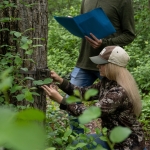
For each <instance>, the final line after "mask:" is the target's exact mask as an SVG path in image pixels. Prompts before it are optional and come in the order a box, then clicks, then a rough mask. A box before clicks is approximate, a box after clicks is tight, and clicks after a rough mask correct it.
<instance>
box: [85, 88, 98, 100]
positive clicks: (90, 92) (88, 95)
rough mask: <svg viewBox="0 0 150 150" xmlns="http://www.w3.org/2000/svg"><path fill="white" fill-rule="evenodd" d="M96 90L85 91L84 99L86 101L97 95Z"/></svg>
mask: <svg viewBox="0 0 150 150" xmlns="http://www.w3.org/2000/svg"><path fill="white" fill-rule="evenodd" d="M97 93H98V90H96V89H89V90H88V91H86V93H85V95H84V99H85V100H88V99H89V98H90V97H92V96H95V95H97Z"/></svg>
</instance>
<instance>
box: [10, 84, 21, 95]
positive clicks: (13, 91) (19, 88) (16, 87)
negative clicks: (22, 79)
mask: <svg viewBox="0 0 150 150" xmlns="http://www.w3.org/2000/svg"><path fill="white" fill-rule="evenodd" d="M21 89H22V86H18V85H14V86H13V87H12V88H11V90H10V92H11V93H15V92H16V91H18V90H21Z"/></svg>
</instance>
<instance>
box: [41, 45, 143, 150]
mask: <svg viewBox="0 0 150 150" xmlns="http://www.w3.org/2000/svg"><path fill="white" fill-rule="evenodd" d="M85 57H86V56H85ZM90 59H91V61H92V62H93V63H94V64H97V68H98V69H99V73H100V75H101V76H103V78H102V80H101V81H100V82H98V83H96V84H93V85H91V86H88V87H79V86H75V85H73V84H71V83H70V82H68V81H67V80H66V79H63V78H61V77H60V76H58V75H57V74H56V73H55V72H53V71H52V72H51V77H52V78H53V80H54V81H56V82H58V83H59V88H60V89H62V90H63V91H64V92H65V93H67V94H68V95H73V91H74V90H79V92H80V94H81V96H82V97H84V94H85V92H86V91H87V90H89V89H91V88H92V89H97V90H98V93H97V95H96V96H94V97H93V98H92V97H91V99H90V100H95V99H98V101H97V102H95V104H94V105H95V106H97V107H99V108H100V109H101V112H102V115H101V119H102V127H106V128H107V129H108V135H109V134H110V131H111V130H112V129H113V128H114V127H115V126H123V127H128V128H130V129H131V131H132V133H131V134H130V136H129V137H128V138H127V139H126V140H125V141H123V142H122V143H119V144H115V146H114V149H117V150H143V149H144V147H145V142H144V132H143V130H142V127H141V125H140V123H139V122H138V119H137V118H138V117H139V115H140V113H141V108H142V103H141V99H140V95H139V91H138V88H137V85H136V82H135V80H134V78H133V77H132V75H131V74H130V72H129V71H128V70H127V69H126V65H127V63H128V61H129V56H128V54H127V53H126V51H125V50H124V49H123V48H121V47H119V46H107V47H105V48H104V49H103V50H102V51H101V53H100V54H99V55H98V56H94V57H90ZM42 88H43V89H44V90H45V91H46V93H47V95H48V96H50V98H51V99H53V100H55V101H56V102H58V103H60V104H62V105H61V108H62V109H64V110H66V111H67V112H69V113H70V114H72V115H74V116H79V115H80V114H82V113H83V111H84V110H85V109H86V106H85V105H84V104H76V103H73V104H67V103H66V98H63V97H62V96H61V95H60V94H59V93H58V92H57V91H56V90H55V89H54V88H53V87H52V86H50V87H48V86H47V85H44V86H42ZM89 124H92V123H89ZM86 126H87V127H89V125H88V124H87V125H86ZM89 129H90V130H91V132H90V133H91V134H90V135H91V136H93V137H95V135H96V132H94V131H95V130H94V129H95V124H94V123H93V124H92V127H91V126H90V128H89ZM96 142H97V143H99V144H101V141H100V139H99V141H96ZM92 148H94V147H92ZM105 148H107V147H105ZM107 149H109V148H107Z"/></svg>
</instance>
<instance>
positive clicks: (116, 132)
mask: <svg viewBox="0 0 150 150" xmlns="http://www.w3.org/2000/svg"><path fill="white" fill-rule="evenodd" d="M131 132H132V131H131V130H130V129H129V128H126V127H121V126H117V127H115V128H114V129H112V130H111V133H110V140H111V141H112V142H113V143H120V142H123V141H124V140H125V139H126V138H127V137H128V136H129V135H130V134H131Z"/></svg>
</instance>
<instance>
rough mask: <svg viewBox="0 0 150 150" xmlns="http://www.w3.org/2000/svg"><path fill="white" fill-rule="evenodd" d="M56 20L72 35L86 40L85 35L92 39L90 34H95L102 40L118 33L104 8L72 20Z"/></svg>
mask: <svg viewBox="0 0 150 150" xmlns="http://www.w3.org/2000/svg"><path fill="white" fill-rule="evenodd" d="M54 18H55V19H56V21H57V22H58V23H59V24H61V25H62V26H63V27H64V28H65V29H67V30H68V31H69V32H70V33H72V34H73V35H75V36H78V37H80V38H84V36H85V35H86V36H89V37H91V36H90V33H93V34H94V35H95V36H96V37H97V38H98V39H102V38H105V37H107V36H109V35H111V34H113V33H115V32H116V30H115V28H114V26H113V25H112V23H111V22H110V20H109V18H108V17H107V15H106V14H105V13H104V11H103V9H102V8H96V9H93V10H92V11H90V12H87V13H84V14H81V15H78V16H75V17H72V18H70V17H57V16H54Z"/></svg>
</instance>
